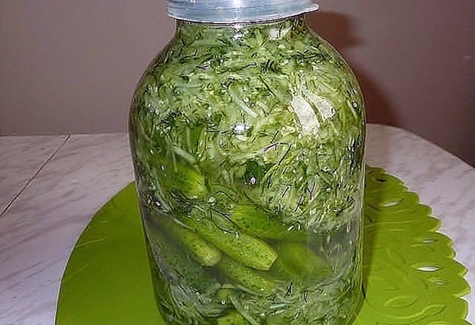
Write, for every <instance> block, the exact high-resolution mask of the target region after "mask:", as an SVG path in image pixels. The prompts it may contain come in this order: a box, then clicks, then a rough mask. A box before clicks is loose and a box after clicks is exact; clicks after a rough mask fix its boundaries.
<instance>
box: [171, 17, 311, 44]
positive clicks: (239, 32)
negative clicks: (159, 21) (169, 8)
mask: <svg viewBox="0 0 475 325" xmlns="http://www.w3.org/2000/svg"><path fill="white" fill-rule="evenodd" d="M306 31H309V28H308V26H307V24H306V21H305V17H304V15H303V14H302V15H298V16H292V17H286V18H282V19H278V20H270V21H260V22H255V23H247V22H243V23H229V24H213V23H204V22H193V21H186V20H177V24H176V34H175V37H176V38H178V39H180V40H182V41H185V42H187V43H188V42H194V41H197V40H203V41H206V40H207V39H208V40H212V39H216V38H217V37H222V42H223V45H225V44H226V42H234V43H239V42H240V41H243V40H246V39H250V38H253V39H256V38H262V39H263V40H266V41H279V40H281V39H283V38H289V37H291V35H292V34H295V33H302V32H306ZM220 39H221V38H220Z"/></svg>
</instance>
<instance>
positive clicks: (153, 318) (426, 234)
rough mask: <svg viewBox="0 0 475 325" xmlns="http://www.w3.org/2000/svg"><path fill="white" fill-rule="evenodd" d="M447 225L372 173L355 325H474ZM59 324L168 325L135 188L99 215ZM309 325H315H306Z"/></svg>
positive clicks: (65, 288)
mask: <svg viewBox="0 0 475 325" xmlns="http://www.w3.org/2000/svg"><path fill="white" fill-rule="evenodd" d="M439 224H440V223H439V221H438V219H436V218H433V217H431V209H430V208H429V207H427V206H424V205H420V204H419V198H418V196H417V195H416V194H415V193H411V192H408V191H407V189H406V187H405V186H404V184H403V182H401V181H400V180H399V179H397V178H395V177H393V176H391V175H388V174H386V173H384V171H383V170H382V169H378V168H368V170H367V173H366V198H365V228H364V229H365V231H364V249H365V253H364V270H365V302H364V303H363V306H362V308H361V310H360V312H359V314H358V316H357V318H356V320H355V322H354V325H373V324H374V325H376V324H378V325H380V324H388V325H389V324H401V325H403V324H404V325H407V324H415V325H418V324H421V325H442V324H443V325H459V324H469V323H468V322H467V321H466V320H465V318H466V316H467V311H468V306H467V302H466V301H465V300H463V299H462V298H461V297H463V296H464V295H466V294H467V293H468V292H469V285H468V283H467V282H466V280H465V279H464V274H465V273H466V269H465V268H464V267H463V266H462V265H461V264H459V263H458V262H456V261H455V260H454V259H453V257H454V251H453V249H452V248H451V241H450V239H449V238H447V237H446V236H444V235H442V234H440V233H437V232H436V230H437V229H438V227H439ZM56 324H57V325H96V324H97V325H108V324H111V325H122V324H123V325H126V324H127V325H130V324H140V325H164V324H165V323H164V322H163V320H162V319H161V318H160V317H159V315H158V312H157V309H156V306H155V302H154V296H153V291H152V284H151V280H150V271H149V268H148V260H147V255H146V250H145V241H144V233H143V229H142V224H141V219H140V214H139V209H138V203H137V198H136V193H135V187H134V184H130V185H129V186H128V187H126V188H125V189H124V190H122V191H121V192H119V193H118V194H117V195H116V196H115V197H114V198H112V199H111V200H110V201H109V202H108V203H106V204H105V205H104V206H103V207H102V209H101V210H100V211H99V212H97V214H96V215H95V216H94V217H93V219H92V221H91V222H90V224H89V225H88V227H87V228H86V229H85V231H84V232H83V234H82V235H81V237H80V238H79V240H78V242H77V244H76V246H75V248H74V250H73V252H72V254H71V257H70V259H69V262H68V264H67V267H66V270H65V272H64V276H63V279H62V283H61V289H60V295H59V301H58V309H57V315H56ZM302 325H307V324H302Z"/></svg>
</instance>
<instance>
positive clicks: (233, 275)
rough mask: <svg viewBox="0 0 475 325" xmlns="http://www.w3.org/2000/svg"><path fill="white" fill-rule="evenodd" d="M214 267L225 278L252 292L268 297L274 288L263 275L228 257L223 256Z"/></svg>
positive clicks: (272, 283)
mask: <svg viewBox="0 0 475 325" xmlns="http://www.w3.org/2000/svg"><path fill="white" fill-rule="evenodd" d="M216 267H217V268H218V269H219V270H220V271H221V272H222V273H223V274H224V275H225V276H227V277H228V278H230V279H231V280H233V281H236V282H237V283H239V284H241V285H242V286H243V287H245V288H246V289H248V290H251V291H253V292H256V293H259V294H265V295H268V294H270V293H272V290H273V289H274V287H275V283H274V282H272V281H271V279H270V278H269V277H267V276H266V275H265V274H262V273H260V272H259V271H256V270H254V269H252V268H250V267H247V266H245V265H242V264H241V263H239V262H238V261H236V260H234V259H232V258H231V257H229V256H226V255H223V256H222V257H221V261H220V262H219V263H218V264H216Z"/></svg>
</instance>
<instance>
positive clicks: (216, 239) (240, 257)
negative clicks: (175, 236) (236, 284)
mask: <svg viewBox="0 0 475 325" xmlns="http://www.w3.org/2000/svg"><path fill="white" fill-rule="evenodd" d="M181 221H182V222H183V223H184V224H186V225H187V226H189V227H191V228H192V229H194V230H196V232H197V233H198V234H200V235H201V236H202V237H203V238H204V239H205V240H207V241H209V242H210V243H212V244H214V245H215V246H216V247H219V248H220V249H221V251H223V252H224V253H226V254H227V255H229V256H231V257H232V258H234V259H235V260H237V261H239V262H240V263H242V264H244V265H246V266H249V267H252V268H254V269H257V270H269V269H270V267H271V265H272V264H273V263H274V261H275V260H276V258H277V253H276V252H275V250H274V249H273V248H272V247H271V246H270V245H269V244H267V243H266V242H265V241H263V240H261V239H258V238H255V237H252V236H249V235H247V234H245V233H243V232H234V231H228V230H224V229H221V228H220V227H218V226H217V225H216V224H215V222H213V220H211V218H208V217H206V216H203V215H198V214H197V213H194V214H192V216H191V217H184V218H182V219H181Z"/></svg>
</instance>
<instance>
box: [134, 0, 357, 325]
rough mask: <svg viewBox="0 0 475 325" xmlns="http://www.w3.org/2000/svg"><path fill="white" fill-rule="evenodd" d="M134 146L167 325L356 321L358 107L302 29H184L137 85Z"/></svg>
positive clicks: (322, 44) (334, 59) (292, 24)
mask: <svg viewBox="0 0 475 325" xmlns="http://www.w3.org/2000/svg"><path fill="white" fill-rule="evenodd" d="M172 2H173V1H172ZM178 2H179V1H178ZM264 2H265V1H264ZM130 141H131V148H132V154H133V161H134V166H135V174H136V181H137V188H138V194H139V199H140V204H141V211H142V217H143V222H144V228H145V232H146V237H147V247H148V250H149V257H150V264H151V269H152V277H153V283H154V289H155V293H156V298H157V306H158V307H159V310H160V313H161V315H162V318H163V319H164V320H165V322H167V323H168V324H178V325H188V324H196V325H205V324H210V325H211V324H213V325H214V324H217V325H226V324H252V325H279V324H286V325H310V324H312V325H313V324H315V325H343V324H349V323H350V322H351V320H352V319H353V318H354V316H355V314H356V312H357V310H358V307H359V305H360V303H361V300H362V289H361V286H362V280H361V279H362V260H361V259H362V251H361V250H362V238H361V226H362V224H361V219H362V200H363V179H364V141H365V119H364V106H363V101H362V96H361V93H360V89H359V86H358V83H357V81H356V79H355V77H354V75H353V73H352V72H351V70H350V68H349V67H348V65H347V64H346V63H345V61H344V60H343V59H342V58H341V56H340V55H339V54H338V53H337V52H336V51H335V50H334V49H333V48H332V47H331V46H330V45H329V44H328V43H327V42H326V41H324V40H323V39H321V38H320V37H318V36H316V35H315V34H314V33H313V32H311V31H310V30H309V29H308V27H307V25H306V23H305V19H304V17H303V15H296V16H290V17H283V18H281V19H276V20H263V21H258V22H253V23H249V22H234V21H233V22H229V23H220V24H216V23H213V22H196V21H189V20H185V19H179V20H178V21H177V30H176V35H175V37H174V39H173V40H172V41H171V42H170V43H169V45H168V46H167V47H166V48H165V49H164V50H163V51H162V52H161V53H160V54H159V55H158V56H157V57H156V59H155V60H154V61H153V62H152V63H151V65H150V66H149V68H148V69H147V71H146V72H145V73H144V75H143V77H142V78H141V80H140V82H139V84H138V87H137V90H136V92H135V95H134V98H133V102H132V108H131V115H130Z"/></svg>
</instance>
